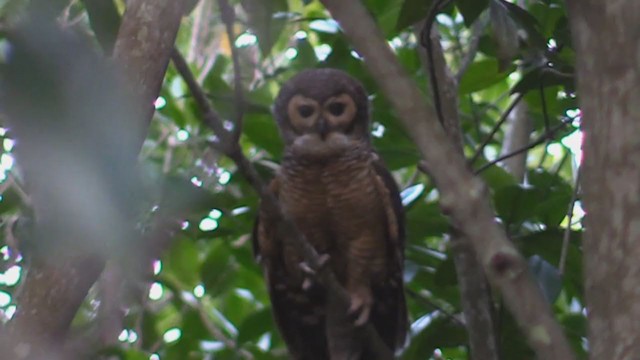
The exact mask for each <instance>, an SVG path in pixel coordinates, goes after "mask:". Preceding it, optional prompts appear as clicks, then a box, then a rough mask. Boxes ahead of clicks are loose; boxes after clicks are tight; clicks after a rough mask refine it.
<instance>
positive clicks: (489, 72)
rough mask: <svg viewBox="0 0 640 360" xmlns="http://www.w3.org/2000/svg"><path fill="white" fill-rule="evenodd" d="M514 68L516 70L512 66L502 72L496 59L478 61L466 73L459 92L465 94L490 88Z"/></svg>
mask: <svg viewBox="0 0 640 360" xmlns="http://www.w3.org/2000/svg"><path fill="white" fill-rule="evenodd" d="M513 70H515V67H513V66H510V67H509V68H508V69H506V70H505V71H502V72H501V71H500V70H499V66H498V60H496V59H484V60H479V61H476V62H474V63H472V64H471V65H470V66H469V68H468V69H467V71H466V72H465V73H464V76H463V77H462V80H461V81H460V87H459V89H458V92H459V94H460V95H465V94H470V93H473V92H476V91H478V90H482V89H485V88H488V87H489V86H491V85H494V84H496V83H498V82H500V81H502V80H504V79H506V78H507V76H509V74H510V73H511V72H513Z"/></svg>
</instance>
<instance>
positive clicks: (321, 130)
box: [316, 117, 329, 141]
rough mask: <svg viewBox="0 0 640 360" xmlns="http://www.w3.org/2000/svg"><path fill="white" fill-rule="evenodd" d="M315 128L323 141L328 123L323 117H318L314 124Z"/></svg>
mask: <svg viewBox="0 0 640 360" xmlns="http://www.w3.org/2000/svg"><path fill="white" fill-rule="evenodd" d="M316 129H317V130H318V134H320V138H321V139H322V141H324V140H325V139H326V138H327V135H328V134H329V124H328V123H327V120H325V119H324V118H323V117H321V118H319V119H318V123H317V124H316Z"/></svg>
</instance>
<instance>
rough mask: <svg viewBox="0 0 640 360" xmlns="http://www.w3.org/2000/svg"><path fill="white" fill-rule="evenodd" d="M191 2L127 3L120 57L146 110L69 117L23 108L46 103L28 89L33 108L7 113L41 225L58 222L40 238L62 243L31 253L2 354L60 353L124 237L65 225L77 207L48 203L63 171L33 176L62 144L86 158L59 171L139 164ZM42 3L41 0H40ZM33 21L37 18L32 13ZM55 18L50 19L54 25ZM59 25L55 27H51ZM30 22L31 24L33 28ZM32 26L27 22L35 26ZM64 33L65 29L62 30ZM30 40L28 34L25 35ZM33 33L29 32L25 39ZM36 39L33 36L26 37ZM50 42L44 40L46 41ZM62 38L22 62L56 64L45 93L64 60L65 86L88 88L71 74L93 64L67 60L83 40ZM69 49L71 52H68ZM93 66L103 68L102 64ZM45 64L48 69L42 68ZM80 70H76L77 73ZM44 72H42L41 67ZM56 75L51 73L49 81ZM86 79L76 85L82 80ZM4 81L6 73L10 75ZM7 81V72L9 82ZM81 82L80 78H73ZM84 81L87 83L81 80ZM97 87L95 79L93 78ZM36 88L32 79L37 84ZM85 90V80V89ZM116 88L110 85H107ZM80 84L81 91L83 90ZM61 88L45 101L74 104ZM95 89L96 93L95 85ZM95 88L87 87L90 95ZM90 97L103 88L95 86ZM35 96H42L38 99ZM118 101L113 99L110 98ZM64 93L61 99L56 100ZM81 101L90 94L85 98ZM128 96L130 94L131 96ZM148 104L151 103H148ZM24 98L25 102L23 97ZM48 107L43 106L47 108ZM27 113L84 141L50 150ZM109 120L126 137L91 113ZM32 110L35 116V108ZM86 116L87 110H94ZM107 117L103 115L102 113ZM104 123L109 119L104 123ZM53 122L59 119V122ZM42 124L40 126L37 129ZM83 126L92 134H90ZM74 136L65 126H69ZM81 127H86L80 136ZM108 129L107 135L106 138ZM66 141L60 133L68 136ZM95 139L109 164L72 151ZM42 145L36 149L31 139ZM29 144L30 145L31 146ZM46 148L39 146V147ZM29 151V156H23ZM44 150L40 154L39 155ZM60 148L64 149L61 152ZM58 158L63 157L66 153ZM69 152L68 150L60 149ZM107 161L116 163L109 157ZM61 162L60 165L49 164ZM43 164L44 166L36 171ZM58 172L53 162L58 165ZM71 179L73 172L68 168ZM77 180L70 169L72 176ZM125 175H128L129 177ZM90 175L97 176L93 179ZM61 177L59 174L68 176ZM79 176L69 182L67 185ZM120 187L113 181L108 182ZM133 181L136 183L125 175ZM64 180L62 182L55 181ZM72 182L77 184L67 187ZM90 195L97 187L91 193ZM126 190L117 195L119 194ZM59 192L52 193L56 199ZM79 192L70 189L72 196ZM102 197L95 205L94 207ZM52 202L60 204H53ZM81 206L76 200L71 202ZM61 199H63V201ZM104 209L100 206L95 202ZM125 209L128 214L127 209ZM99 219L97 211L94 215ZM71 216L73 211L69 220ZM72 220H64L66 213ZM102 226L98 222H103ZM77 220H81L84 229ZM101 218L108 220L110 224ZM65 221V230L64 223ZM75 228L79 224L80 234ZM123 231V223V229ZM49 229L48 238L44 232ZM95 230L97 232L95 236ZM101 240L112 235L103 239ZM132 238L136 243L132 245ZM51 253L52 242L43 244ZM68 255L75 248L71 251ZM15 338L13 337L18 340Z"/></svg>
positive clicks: (51, 137) (82, 191) (114, 109)
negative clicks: (73, 43)
mask: <svg viewBox="0 0 640 360" xmlns="http://www.w3.org/2000/svg"><path fill="white" fill-rule="evenodd" d="M184 2H185V1H175V0H171V1H168V0H165V1H156V0H131V1H129V2H128V4H129V6H130V8H129V10H128V11H127V13H126V14H125V16H124V20H123V29H122V30H121V32H120V35H119V38H118V42H117V43H116V54H117V57H118V60H119V61H120V63H121V64H122V65H123V66H124V67H126V68H127V70H128V71H129V77H128V78H129V79H132V80H133V84H134V86H133V87H134V88H135V92H136V94H138V95H139V97H140V102H139V106H140V107H143V108H144V110H145V111H143V112H140V114H138V115H141V114H142V115H141V116H138V117H131V116H130V115H131V114H123V112H122V110H121V108H127V106H125V105H124V104H119V103H115V104H111V105H112V106H111V107H110V108H109V109H102V108H100V106H97V107H96V108H95V109H93V110H94V111H95V113H93V114H92V113H91V112H90V111H84V110H82V108H72V107H70V108H69V109H73V110H72V111H75V112H73V113H71V114H72V115H73V116H74V118H73V119H70V118H68V116H67V113H65V112H64V111H62V112H60V113H55V114H51V115H50V114H43V113H39V112H36V113H33V112H32V113H24V112H23V111H22V110H25V109H26V110H28V111H39V110H38V109H39V108H40V107H41V105H42V104H41V103H40V102H38V98H34V97H25V98H22V99H21V101H24V103H27V104H28V103H30V102H36V104H37V105H34V106H33V107H25V108H23V109H20V108H18V109H17V110H16V111H15V112H10V114H9V115H10V120H11V121H12V124H13V125H18V124H19V125H20V127H21V130H19V131H17V134H18V136H19V140H20V148H18V150H17V151H18V153H19V156H21V159H20V161H21V166H23V167H24V168H27V169H31V170H29V171H28V172H27V174H26V177H27V180H28V182H29V183H30V184H31V185H32V186H31V187H30V190H31V193H32V195H33V200H34V201H33V202H34V208H35V212H36V216H37V217H38V220H37V221H38V223H40V225H38V226H39V227H42V226H43V224H44V226H48V227H45V228H43V229H48V228H52V229H54V230H56V232H55V233H54V234H51V233H45V232H42V231H40V232H38V233H37V234H36V235H37V236H36V238H38V239H40V240H48V241H39V242H38V245H37V246H40V245H42V244H49V245H47V247H46V248H47V249H54V248H55V251H54V252H52V253H50V254H46V253H44V254H42V255H41V256H39V257H38V258H39V259H43V260H45V261H40V260H38V261H31V262H30V264H29V268H28V271H27V272H26V275H25V278H24V279H23V284H22V289H21V291H20V292H19V293H18V294H17V299H16V302H17V304H18V308H17V311H16V314H15V316H14V318H13V319H12V321H11V322H10V323H9V326H8V332H7V333H5V334H4V335H7V334H8V335H9V337H3V339H2V340H4V342H3V343H2V344H1V345H2V353H3V354H4V355H3V356H7V357H8V358H21V359H54V358H56V356H57V354H56V352H55V351H51V350H52V349H53V350H55V349H59V348H60V347H61V346H62V345H63V344H64V341H65V336H66V334H67V331H68V329H69V325H70V323H71V321H72V319H73V317H74V316H75V314H76V312H77V310H78V308H79V306H80V304H81V303H82V301H83V300H84V298H85V297H86V295H87V292H88V290H89V288H90V287H91V286H92V285H93V284H94V283H95V281H96V279H97V278H98V276H99V275H100V273H101V271H102V269H103V267H104V260H105V258H104V255H105V254H106V253H104V252H102V251H104V250H106V249H107V248H109V247H110V246H114V242H115V243H117V241H118V240H116V239H117V238H119V234H120V232H119V231H120V229H113V228H112V229H111V231H107V232H104V233H102V232H101V233H93V234H91V233H89V232H87V231H86V230H87V229H89V228H90V226H92V225H94V223H91V224H76V223H73V222H72V223H71V224H72V225H71V227H67V226H66V225H65V224H66V223H60V224H58V225H56V224H55V222H56V219H57V218H62V217H63V216H66V215H68V214H67V213H66V212H65V211H67V212H70V213H71V212H72V211H77V209H65V208H64V205H63V202H60V203H58V202H57V201H48V200H52V199H53V200H58V198H59V197H61V195H56V192H60V189H61V188H60V187H59V186H60V184H62V183H63V182H64V180H63V179H65V176H67V175H66V174H61V175H59V176H58V175H56V176H57V177H56V178H55V180H56V181H58V182H56V181H52V178H47V177H45V178H40V177H38V176H34V174H37V173H40V172H42V171H44V170H42V169H41V165H42V164H41V163H42V162H43V161H46V160H47V159H51V153H56V152H58V151H62V152H61V153H60V156H64V154H65V152H64V151H67V150H68V152H69V154H73V155H77V156H79V158H81V159H82V160H83V162H80V163H78V162H73V161H71V163H69V164H67V163H66V162H65V163H62V164H58V165H57V166H61V167H62V168H61V169H58V170H57V171H58V172H63V171H66V170H69V169H72V170H79V169H76V168H75V167H74V166H76V167H83V166H84V165H87V166H88V167H87V168H83V169H82V170H81V171H82V173H83V174H91V173H92V172H91V171H89V170H93V169H98V170H99V172H98V173H94V176H95V177H96V178H100V177H101V175H100V174H101V172H103V171H111V172H114V173H118V170H122V169H129V170H128V172H127V174H126V176H125V178H126V179H129V177H130V176H131V177H132V176H133V174H132V173H131V172H132V170H131V169H130V168H129V166H130V165H131V163H134V162H135V158H136V156H137V151H138V150H139V148H140V147H141V145H142V141H143V138H144V136H145V132H146V130H145V129H146V127H147V125H148V123H149V121H150V118H151V115H152V113H153V100H154V99H155V98H156V96H157V94H158V92H159V89H160V84H161V83H162V79H163V77H164V71H165V69H166V66H167V62H168V58H169V52H170V50H171V48H172V45H173V41H174V39H175V34H176V32H177V30H178V25H179V23H180V19H181V17H182V15H183V4H184ZM34 3H35V2H34ZM32 20H33V19H32ZM39 26H44V25H42V22H37V21H34V22H33V23H31V24H26V25H25V29H27V30H26V31H27V32H30V31H31V32H33V31H34V30H33V29H35V28H36V27H39ZM47 26H48V25H47ZM52 26H53V25H52ZM30 27H31V28H30ZM29 29H30V30H29ZM57 32H58V30H57V29H56V30H54V31H52V33H56V34H57ZM39 34H40V35H41V38H36V37H33V38H31V39H32V40H33V39H37V40H36V41H41V40H42V39H45V38H47V36H49V35H50V34H48V33H46V32H42V31H40V32H39ZM56 36H58V35H56ZM25 39H28V38H25ZM25 41H26V40H25ZM29 41H31V40H29ZM42 41H46V40H42ZM25 44H26V46H31V45H33V44H31V45H29V43H28V41H27V42H25ZM64 45H66V43H64V44H57V45H56V46H58V52H57V53H55V56H52V57H51V58H49V57H48V56H47V55H46V54H45V55H42V56H44V57H43V59H45V60H46V61H43V62H41V63H36V62H34V63H22V64H18V65H19V66H25V67H28V66H32V65H33V66H35V67H37V66H51V68H47V69H48V70H46V71H48V72H46V74H48V75H50V76H51V78H49V77H44V78H41V79H39V80H40V81H41V83H42V85H43V86H45V89H44V90H42V91H48V90H51V91H52V89H55V87H54V86H58V85H60V84H65V83H64V82H59V83H54V82H55V81H57V80H59V79H57V78H56V76H62V75H64V74H58V73H56V71H57V70H56V69H57V68H56V66H58V67H60V68H64V69H66V70H65V71H71V73H70V74H72V76H70V77H68V78H67V79H66V80H67V82H66V84H69V86H70V88H64V87H63V88H62V89H63V90H67V91H69V90H74V89H76V88H73V86H84V85H83V84H90V80H87V79H91V78H90V77H87V78H74V77H73V76H84V75H86V74H85V73H84V72H83V71H85V72H86V71H88V70H89V67H88V66H86V63H83V62H79V63H78V68H77V69H76V68H74V67H73V66H68V64H75V61H76V58H77V57H78V56H85V55H86V54H85V53H81V54H80V55H79V54H78V53H75V52H74V51H73V50H74V49H76V48H67V47H65V46H64ZM26 49H29V51H35V50H34V49H37V51H44V50H43V49H45V48H44V47H32V48H26ZM65 51H67V52H66V53H65ZM60 56H67V57H68V59H67V60H68V61H66V63H65V61H64V59H63V58H61V57H60ZM95 65H96V71H98V69H100V71H102V68H101V67H100V66H98V64H95ZM37 69H38V70H41V68H37ZM75 70H77V72H73V71H75ZM43 71H44V70H43ZM12 75H16V76H29V75H30V74H29V73H28V72H21V73H13V74H12ZM100 75H101V76H103V73H101V72H100ZM52 78H53V80H52ZM79 79H80V82H79V83H78V80H79ZM3 80H5V79H3ZM102 80H104V79H103V78H102V77H100V76H97V77H95V78H94V80H93V81H94V84H95V83H96V82H97V83H99V82H100V81H102ZM9 81H10V80H9ZM74 81H75V82H74ZM79 84H80V85H79ZM46 86H50V87H51V88H50V89H49V88H46ZM89 87H90V88H91V89H93V87H91V86H89ZM34 88H35V87H34ZM80 89H82V88H80ZM110 89H111V88H109V90H110ZM76 90H77V89H76ZM25 94H27V95H28V96H35V95H42V93H41V92H31V93H29V92H22V93H18V95H16V96H25ZM52 94H55V96H51V97H49V99H51V100H49V101H44V102H43V103H44V104H46V105H51V106H53V109H55V111H59V110H66V109H65V108H64V106H70V105H68V104H67V103H62V102H60V100H61V99H62V101H70V100H69V98H71V97H72V95H71V93H65V92H63V91H58V92H52ZM92 94H93V93H92ZM92 94H90V95H92ZM74 95H75V96H77V97H78V98H79V99H76V100H78V101H79V102H80V103H81V104H80V105H77V106H86V107H87V108H88V107H89V106H92V105H95V104H100V105H102V104H103V103H104V101H103V102H101V101H102V100H103V99H102V98H100V97H98V96H96V98H90V95H87V94H84V93H78V94H74ZM93 95H97V93H96V94H93ZM34 99H35V100H34ZM109 99H111V98H109ZM56 101H58V102H56ZM82 101H86V103H83V102H82ZM125 102H126V101H125ZM145 105H146V106H145ZM17 106H20V104H18V105H17ZM43 109H44V108H43ZM11 114H14V115H17V116H16V117H14V118H11ZM25 114H26V116H27V118H30V119H32V120H33V121H31V122H30V123H34V124H36V125H37V124H38V123H35V121H36V120H38V121H41V123H40V124H41V125H43V126H44V125H46V126H49V124H50V123H52V122H51V121H49V122H47V121H45V119H46V118H47V117H51V116H60V119H59V120H60V124H62V125H60V126H62V127H63V128H64V127H65V126H67V127H69V128H73V129H78V131H79V132H80V133H79V134H78V135H79V136H77V137H74V138H73V139H74V140H77V141H78V143H77V144H76V143H75V142H72V143H71V145H70V146H69V148H68V149H66V148H62V149H60V148H56V147H54V148H49V149H48V150H49V151H47V150H43V149H40V148H39V147H38V146H40V145H38V144H40V143H41V141H40V140H41V138H40V137H38V136H41V135H37V134H38V131H31V129H30V128H28V127H27V126H30V125H27V124H26V123H23V122H21V117H24V115H25ZM109 114H110V116H111V118H109V119H108V120H105V121H106V122H109V121H112V122H113V124H106V125H105V126H104V128H105V129H107V128H109V129H112V128H114V127H116V128H119V130H120V131H124V132H123V133H121V136H120V137H119V138H118V139H117V140H115V141H113V142H109V141H112V140H114V138H112V137H111V136H112V135H113V134H101V129H102V128H101V127H94V124H96V123H97V124H100V122H96V121H95V119H91V118H90V117H91V116H92V115H95V116H97V117H98V118H100V116H103V117H105V116H106V117H109ZM30 115H33V116H30ZM81 116H85V118H84V120H86V124H85V125H82V124H78V125H76V124H75V123H73V122H74V121H82V117H81ZM87 117H89V118H87ZM100 119H101V118H100ZM126 120H135V121H131V122H130V123H125V124H124V125H123V126H120V125H122V124H121V123H120V122H123V121H126ZM103 124H104V122H103ZM54 129H55V127H54ZM36 130H37V129H36ZM128 130H130V131H131V133H133V134H134V136H135V138H137V142H136V144H134V145H132V144H131V143H130V142H128V140H129V137H128V136H129V135H130V133H129V132H127V131H128ZM43 131H45V132H46V127H42V128H41V129H40V131H39V132H40V133H42V132H43ZM83 132H86V133H83ZM60 135H65V134H58V133H48V134H47V138H46V139H48V140H47V141H52V142H45V143H43V146H44V145H46V144H60V143H64V142H56V141H57V140H60V139H57V138H55V136H60ZM67 135H68V134H67ZM82 135H87V136H86V137H83V136H82ZM102 135H104V136H102ZM94 136H95V138H96V139H101V140H100V141H102V140H104V141H106V142H107V143H95V142H94V143H91V141H93V140H94ZM61 139H63V138H61ZM83 141H85V142H87V144H85V143H83ZM88 144H91V145H93V146H92V147H90V148H91V149H92V150H93V151H97V153H98V154H99V153H100V152H101V151H106V152H108V153H110V154H111V153H113V154H114V155H113V156H114V157H113V158H108V159H105V162H104V163H102V162H99V161H98V162H96V161H91V159H92V157H93V156H97V155H96V154H94V153H93V152H91V153H89V154H85V153H83V152H82V151H80V152H78V151H76V152H75V153H73V152H72V150H73V149H76V150H77V149H80V148H84V147H83V146H86V145H88ZM34 146H35V147H34ZM30 147H32V149H30ZM38 149H40V150H38ZM20 154H22V155H20ZM38 154H39V155H40V156H38ZM55 156H57V155H55ZM60 156H58V157H57V158H61V157H60ZM62 158H64V157H62ZM120 160H123V161H125V162H127V164H123V163H120V162H119V161H120ZM110 161H113V163H111V165H110ZM50 165H55V164H50ZM64 166H71V167H72V168H69V169H66V168H64ZM114 166H115V167H120V166H123V167H122V168H121V169H120V168H118V169H116V168H115V167H114ZM50 167H51V166H47V167H45V170H47V171H49V170H51V169H50ZM38 169H40V170H38ZM55 171H56V170H55V169H54V170H52V172H55ZM73 174H74V173H73V172H69V174H68V175H69V176H71V175H73ZM67 177H68V176H67ZM72 178H73V177H72ZM126 179H123V181H125V182H127V180H126ZM87 180H91V178H89V179H87ZM102 180H103V181H106V182H107V183H108V182H109V181H112V180H114V179H113V178H109V179H106V180H105V178H102ZM61 181H62V182H61ZM90 183H91V184H95V182H90ZM72 184H74V182H71V183H70V184H69V185H72ZM111 185H113V187H110V186H111ZM127 185H130V184H129V183H128V182H127ZM56 186H58V187H56ZM67 187H68V185H65V186H63V187H62V189H65V190H66V189H67ZM117 188H119V187H118V186H116V185H115V183H112V184H109V186H107V187H105V188H103V189H102V190H104V191H105V192H107V193H109V191H112V190H113V189H117ZM70 189H71V188H70ZM92 190H93V188H87V187H83V186H78V187H74V188H73V190H71V191H74V192H72V193H71V194H70V195H71V196H77V197H78V198H79V199H81V198H82V197H83V196H86V194H87V191H88V192H91V191H92ZM120 190H121V191H123V192H124V195H128V193H127V192H128V190H126V189H122V188H120ZM92 195H95V194H93V193H92ZM122 195H123V194H120V196H122ZM52 196H53V198H52ZM69 199H73V197H71V198H69ZM96 204H99V203H95V204H94V206H95V205H96ZM54 205H55V206H54ZM74 205H78V204H74ZM52 206H53V209H54V210H55V209H62V210H63V211H62V213H60V212H58V214H57V216H55V215H56V214H55V213H52V212H51V209H49V208H51V207H52ZM56 206H57V207H56ZM98 208H99V206H98ZM121 215H122V216H124V215H126V214H124V213H122V214H121ZM96 216H97V217H98V218H100V214H97V215H96ZM68 220H69V221H72V218H69V219H68ZM65 221H66V220H65ZM76 222H82V220H81V219H76ZM96 224H98V223H96ZM76 225H80V227H79V228H77V229H76V228H75V227H77V226H76ZM103 225H104V224H103ZM65 228H66V230H64V229H65ZM65 231H66V236H68V237H70V239H69V240H67V241H65V240H57V241H55V242H51V239H52V238H55V239H62V238H63V237H64V235H65ZM74 231H78V232H74ZM125 232H126V231H125ZM44 234H46V235H47V236H46V238H45V237H44ZM94 236H95V239H93V238H92V237H94ZM103 238H104V239H106V240H105V241H103ZM128 245H131V244H128ZM94 246H104V247H105V248H103V249H98V248H94ZM44 251H45V252H46V250H44ZM68 253H72V255H69V254H68ZM56 254H58V255H60V254H64V256H56ZM11 339H13V341H12V340H11ZM70 356H72V354H69V356H64V358H65V359H67V358H70Z"/></svg>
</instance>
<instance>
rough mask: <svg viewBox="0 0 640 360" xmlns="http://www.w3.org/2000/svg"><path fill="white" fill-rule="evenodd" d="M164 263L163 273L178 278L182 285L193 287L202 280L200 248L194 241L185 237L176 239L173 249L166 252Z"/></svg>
mask: <svg viewBox="0 0 640 360" xmlns="http://www.w3.org/2000/svg"><path fill="white" fill-rule="evenodd" d="M162 263H163V272H162V273H161V274H164V276H167V277H169V278H173V279H176V280H178V281H179V283H180V285H181V286H184V287H186V288H187V289H193V288H194V287H195V286H196V285H198V283H199V282H200V281H199V280H200V278H199V276H198V270H199V269H200V262H199V259H198V249H197V248H196V245H195V244H194V243H193V241H191V240H188V239H185V238H182V239H180V240H178V241H175V242H174V243H173V245H172V246H171V249H169V251H168V252H166V253H165V257H164V259H163V262H162Z"/></svg>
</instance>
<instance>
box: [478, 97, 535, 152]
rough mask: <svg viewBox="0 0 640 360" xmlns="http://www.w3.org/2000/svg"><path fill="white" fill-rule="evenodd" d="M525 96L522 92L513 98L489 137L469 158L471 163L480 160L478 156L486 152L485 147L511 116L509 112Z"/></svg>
mask: <svg viewBox="0 0 640 360" xmlns="http://www.w3.org/2000/svg"><path fill="white" fill-rule="evenodd" d="M523 97H524V94H522V93H520V94H518V96H517V97H516V98H515V99H513V101H512V102H511V104H509V107H508V108H507V110H505V112H504V113H503V114H502V116H501V117H500V120H498V122H497V123H496V124H495V125H494V126H493V129H491V132H490V133H489V135H488V136H487V138H486V139H485V140H484V141H483V142H482V144H480V146H479V147H478V150H476V152H475V153H474V154H473V156H472V157H471V160H469V163H470V164H473V163H475V162H476V160H478V158H479V157H480V155H482V153H483V152H484V148H485V147H486V146H487V145H488V144H489V143H490V142H491V140H493V137H494V135H495V134H496V133H497V132H498V130H500V128H501V127H502V125H503V124H504V123H505V121H507V119H508V118H509V114H511V112H512V111H513V109H514V108H515V107H516V105H518V103H519V102H520V100H522V98H523Z"/></svg>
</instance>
